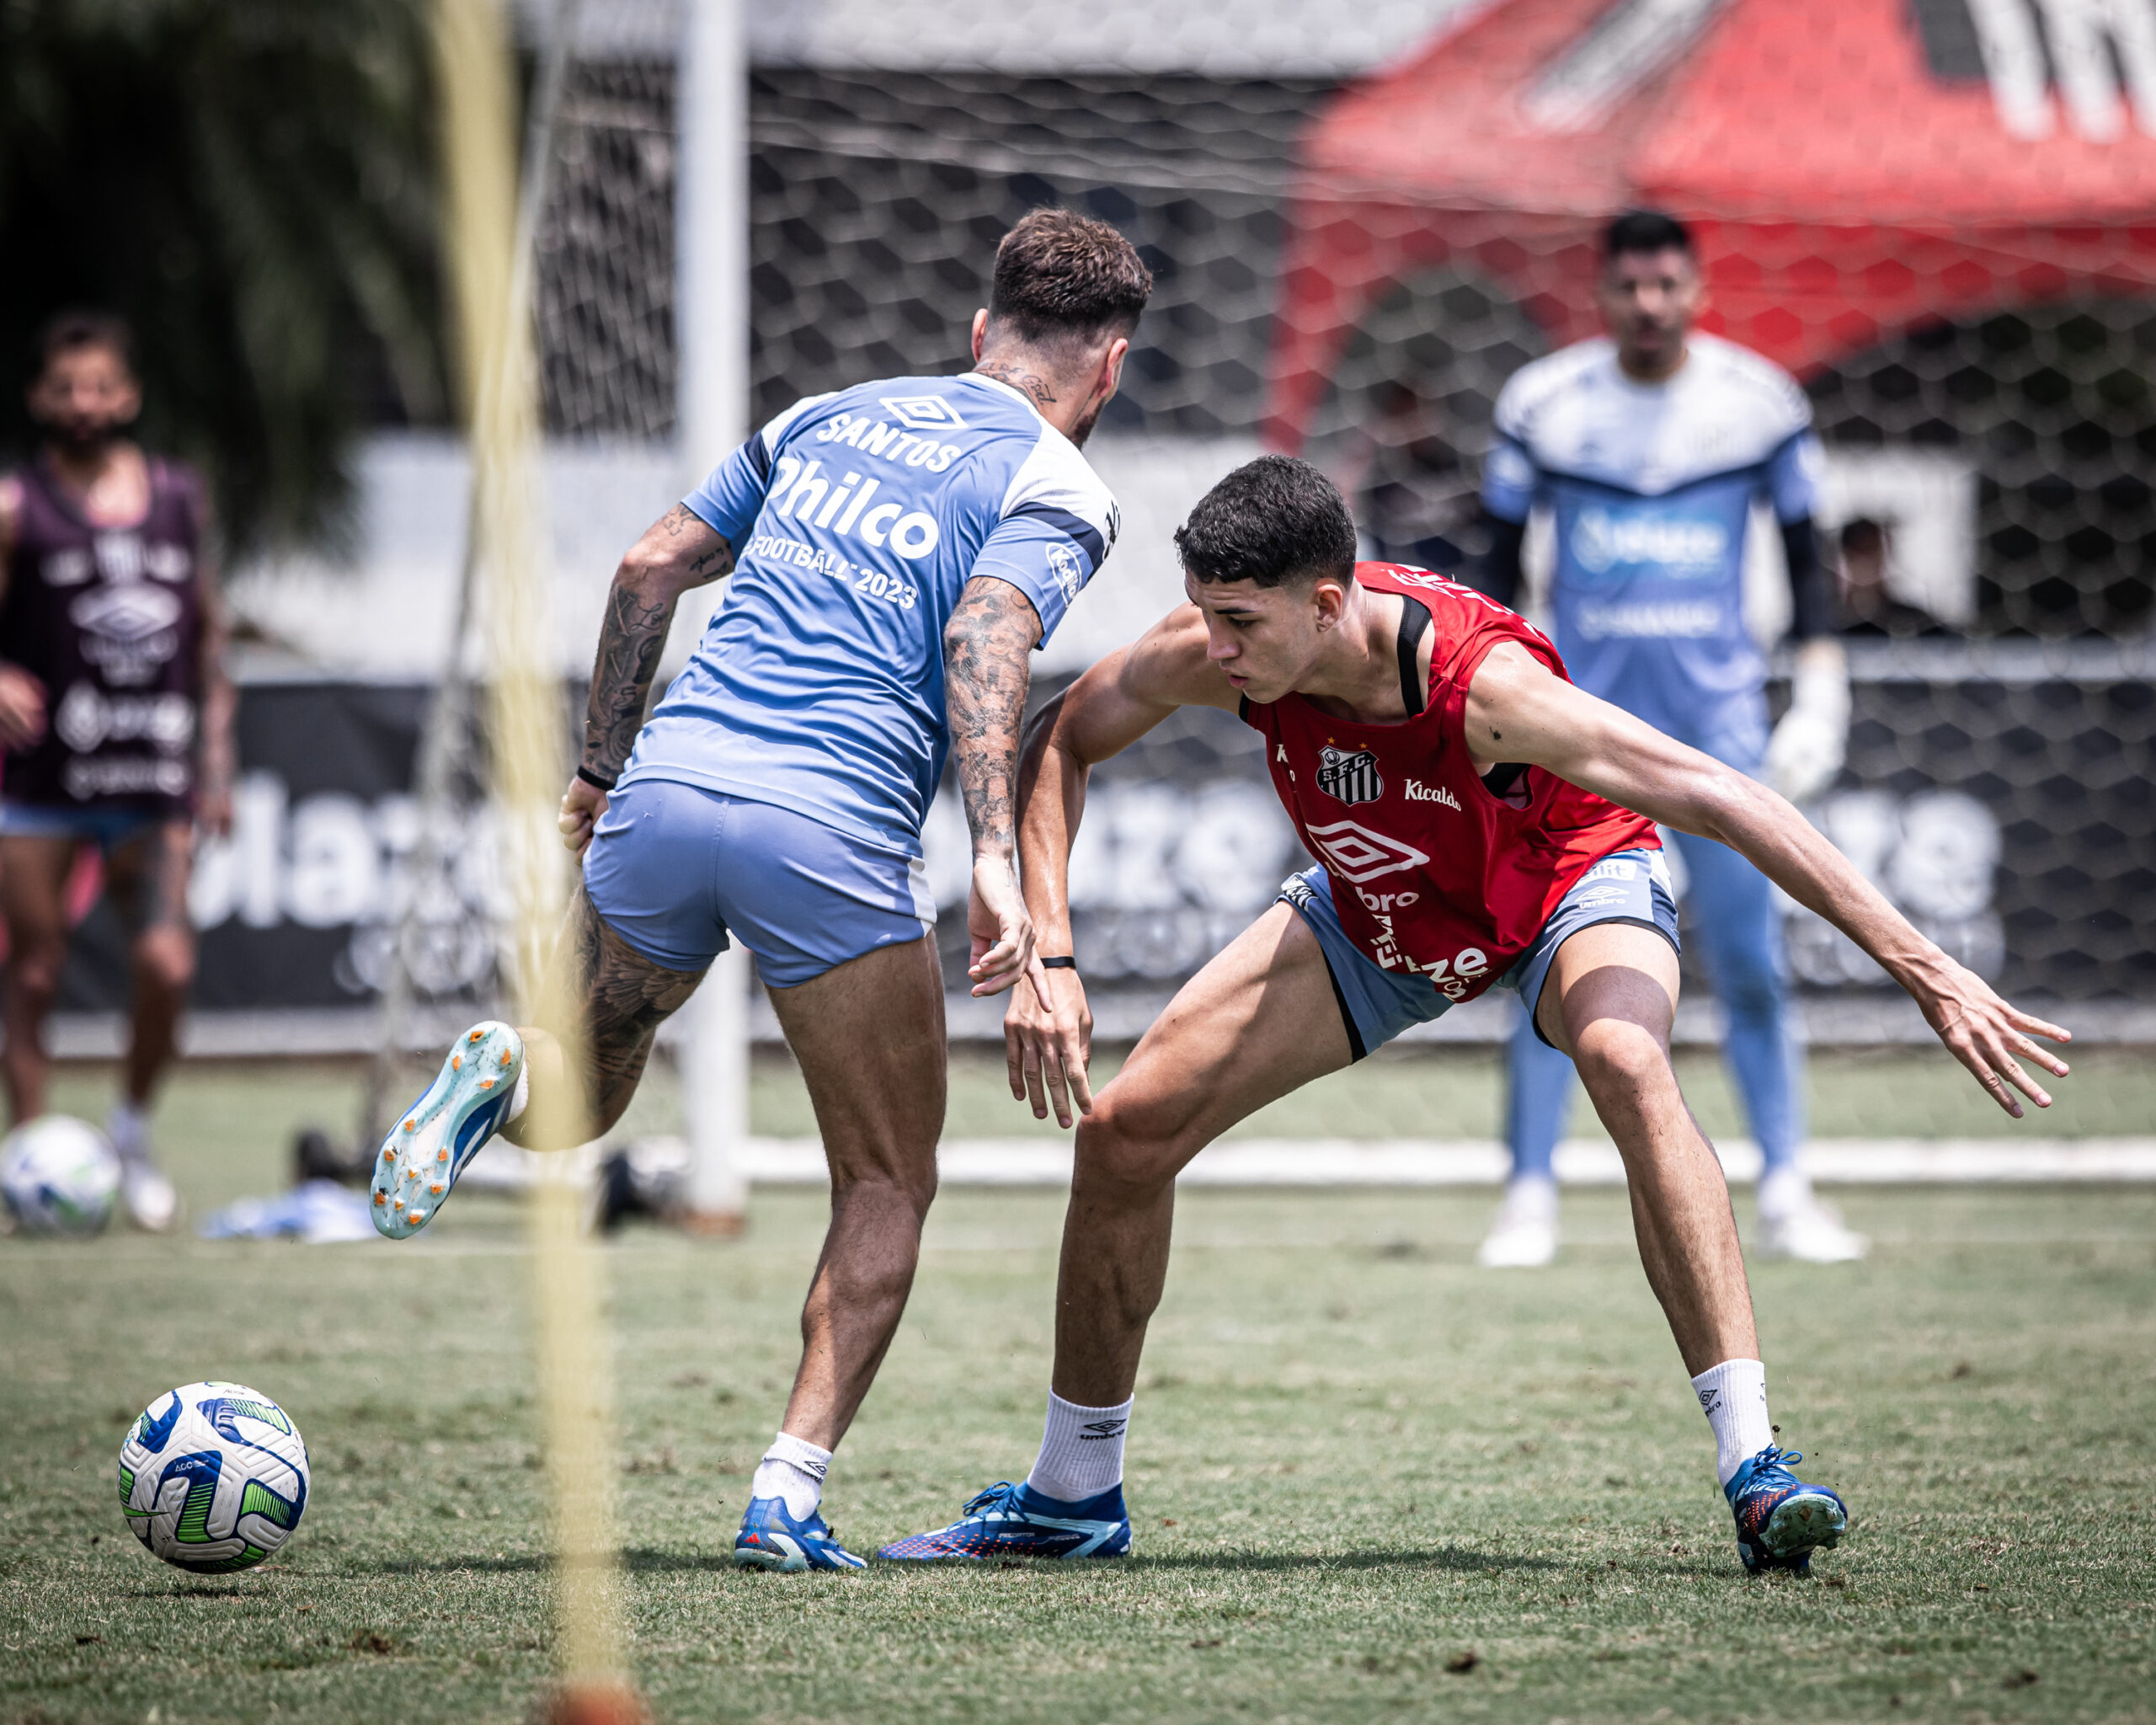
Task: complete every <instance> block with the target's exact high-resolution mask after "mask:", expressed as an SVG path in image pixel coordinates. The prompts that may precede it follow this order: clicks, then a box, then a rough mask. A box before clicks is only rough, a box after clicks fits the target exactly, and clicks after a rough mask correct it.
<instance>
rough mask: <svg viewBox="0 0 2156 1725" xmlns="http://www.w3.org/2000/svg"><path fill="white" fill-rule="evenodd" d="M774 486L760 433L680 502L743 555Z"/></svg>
mask: <svg viewBox="0 0 2156 1725" xmlns="http://www.w3.org/2000/svg"><path fill="white" fill-rule="evenodd" d="M770 488H771V445H770V443H769V442H768V441H766V434H765V433H764V432H761V431H759V432H758V433H757V434H756V435H755V436H754V437H751V438H750V440H749V441H747V442H746V443H744V444H743V445H742V446H740V448H739V449H737V450H735V451H734V453H733V454H732V455H730V456H728V457H727V458H726V459H725V460H724V461H723V462H720V463H719V464H718V466H717V467H713V468H712V470H711V473H710V476H709V477H708V478H706V479H705V481H704V483H702V484H701V485H699V486H697V487H696V489H695V490H694V491H691V493H690V494H688V495H687V496H686V497H685V498H683V499H681V502H682V505H683V507H685V508H686V509H687V510H688V511H689V513H690V514H691V515H694V516H696V519H697V520H698V521H702V523H703V524H704V525H705V526H707V527H709V528H710V529H711V530H712V531H713V532H714V533H723V534H724V535H725V537H726V542H727V543H728V545H730V546H732V547H734V554H735V555H736V556H737V557H738V556H739V555H740V553H741V547H743V546H744V545H746V544H747V543H748V542H749V530H750V528H751V527H752V526H755V521H756V516H757V515H758V513H759V512H760V510H762V509H763V506H764V494H765V492H766V491H767V490H768V489H770Z"/></svg>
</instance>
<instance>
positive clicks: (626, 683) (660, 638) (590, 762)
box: [556, 503, 734, 857]
mask: <svg viewBox="0 0 2156 1725" xmlns="http://www.w3.org/2000/svg"><path fill="white" fill-rule="evenodd" d="M733 568H734V547H732V546H731V545H729V544H728V543H727V542H726V537H725V536H724V535H723V534H721V533H718V532H714V531H712V529H711V528H710V527H708V526H706V525H705V524H704V523H703V521H701V520H700V519H699V518H698V517H697V516H696V513H695V512H694V511H693V510H691V509H689V508H688V506H687V505H685V504H678V503H677V504H675V505H674V507H673V508H672V509H670V510H667V512H666V513H665V515H663V516H662V517H660V519H659V521H657V522H656V523H655V524H654V526H652V527H651V528H649V529H648V531H646V532H645V534H644V536H643V538H641V539H639V540H638V541H637V542H636V543H635V544H634V545H633V546H632V547H630V548H629V554H628V555H627V557H625V558H622V566H621V568H619V569H616V570H615V571H614V585H613V586H612V587H611V589H610V590H608V592H607V595H606V621H605V622H602V623H600V626H599V657H598V660H597V661H596V662H595V664H594V665H593V666H592V668H591V700H590V704H589V706H587V707H586V708H585V709H584V756H583V758H582V760H581V761H579V764H578V768H577V777H574V778H573V779H571V780H570V781H569V788H568V794H567V795H566V796H564V797H563V798H562V812H561V816H560V819H559V820H558V822H557V823H556V824H557V825H558V826H559V827H560V828H561V832H562V841H563V843H564V844H566V845H567V846H568V847H569V848H570V849H571V850H572V851H574V852H576V853H577V854H578V855H579V857H580V856H582V855H583V854H584V846H587V845H589V844H590V842H591V830H592V828H593V827H595V825H598V822H599V817H600V815H601V814H605V813H606V790H605V789H604V788H603V787H605V786H610V785H611V784H612V783H613V782H614V781H615V780H616V779H617V778H619V777H621V774H622V766H623V765H624V764H625V763H626V762H627V760H628V758H629V750H631V749H632V747H633V746H635V744H636V740H637V733H638V731H639V730H641V729H643V709H644V703H645V702H647V701H648V700H649V699H650V698H651V679H652V674H653V673H654V671H655V670H658V669H659V654H660V653H661V652H662V651H664V649H665V646H666V631H667V628H668V626H669V625H670V624H671V623H672V622H673V621H674V606H675V602H676V601H678V600H679V599H680V596H681V595H683V594H684V593H686V592H687V591H688V590H689V589H690V588H691V587H701V586H703V585H705V584H706V583H707V582H710V581H715V580H717V579H718V578H719V577H720V576H721V575H723V574H728V573H730V572H731V571H732V569H733ZM595 780H596V781H597V782H596V783H595V782H593V781H595Z"/></svg>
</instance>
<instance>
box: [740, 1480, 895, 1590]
mask: <svg viewBox="0 0 2156 1725" xmlns="http://www.w3.org/2000/svg"><path fill="white" fill-rule="evenodd" d="M734 1567H735V1568H736V1569H776V1570H777V1571H778V1572H779V1573H781V1574H783V1575H798V1574H799V1573H801V1572H802V1571H803V1570H804V1569H866V1568H867V1567H868V1566H867V1564H866V1563H864V1562H862V1561H861V1559H860V1558H858V1557H855V1556H854V1555H853V1553H852V1552H851V1551H848V1550H846V1547H845V1546H842V1545H841V1544H840V1543H839V1539H838V1535H836V1534H835V1533H833V1532H832V1531H831V1530H830V1525H829V1524H827V1523H826V1522H825V1519H824V1518H823V1514H822V1513H821V1512H820V1511H812V1512H811V1513H810V1514H809V1519H807V1520H806V1521H797V1520H795V1519H793V1517H792V1515H790V1514H787V1508H786V1499H785V1498H750V1500H749V1509H748V1513H747V1514H744V1515H743V1516H742V1518H741V1531H740V1532H739V1533H737V1534H736V1535H734Z"/></svg>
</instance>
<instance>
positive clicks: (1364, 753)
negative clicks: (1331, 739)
mask: <svg viewBox="0 0 2156 1725" xmlns="http://www.w3.org/2000/svg"><path fill="white" fill-rule="evenodd" d="M1317 788H1319V789H1320V790H1321V791H1323V792H1324V793H1326V796H1328V797H1331V798H1336V799H1337V801H1340V802H1342V803H1374V802H1376V801H1377V799H1378V798H1380V797H1382V796H1383V795H1384V794H1385V781H1384V780H1383V779H1382V778H1380V777H1379V776H1378V757H1377V756H1374V755H1373V754H1372V753H1370V751H1369V750H1368V749H1353V750H1348V749H1335V748H1333V747H1331V745H1327V746H1326V747H1325V748H1322V749H1321V750H1318V751H1317Z"/></svg>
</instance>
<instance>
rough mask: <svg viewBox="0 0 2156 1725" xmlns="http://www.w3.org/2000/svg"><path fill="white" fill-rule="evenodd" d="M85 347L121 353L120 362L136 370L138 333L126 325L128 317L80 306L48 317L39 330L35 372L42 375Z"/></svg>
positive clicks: (129, 368)
mask: <svg viewBox="0 0 2156 1725" xmlns="http://www.w3.org/2000/svg"><path fill="white" fill-rule="evenodd" d="M86 347H101V348H105V349H108V350H110V351H111V352H113V353H115V354H117V355H119V356H120V364H121V365H123V366H125V367H126V368H127V369H128V370H129V371H133V370H134V369H135V333H134V331H132V330H131V329H130V328H128V327H127V320H126V319H125V318H122V317H120V316H119V315H118V314H116V313H115V312H93V311H88V310H84V309H82V308H80V307H77V308H74V309H72V310H69V311H65V312H60V313H59V314H57V315H56V316H55V317H52V318H47V319H46V320H45V327H44V328H41V329H40V330H39V331H38V333H37V344H36V347H35V353H34V358H35V363H36V366H37V372H36V375H37V376H39V377H43V376H44V375H45V372H46V371H49V370H50V369H51V366H52V362H53V361H54V360H56V359H59V358H60V357H61V355H66V354H72V353H77V352H79V351H81V350H83V348H86Z"/></svg>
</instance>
